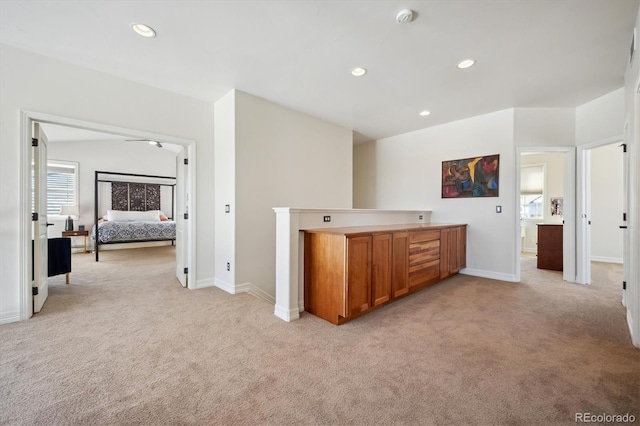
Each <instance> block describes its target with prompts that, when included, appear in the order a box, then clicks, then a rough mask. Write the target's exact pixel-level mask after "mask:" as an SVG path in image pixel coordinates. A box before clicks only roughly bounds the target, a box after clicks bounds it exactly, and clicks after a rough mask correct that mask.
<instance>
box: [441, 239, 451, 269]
mask: <svg viewBox="0 0 640 426" xmlns="http://www.w3.org/2000/svg"><path fill="white" fill-rule="evenodd" d="M450 239H451V229H450V228H443V229H441V230H440V278H447V277H448V276H449V275H451V274H450V273H449V240H450Z"/></svg>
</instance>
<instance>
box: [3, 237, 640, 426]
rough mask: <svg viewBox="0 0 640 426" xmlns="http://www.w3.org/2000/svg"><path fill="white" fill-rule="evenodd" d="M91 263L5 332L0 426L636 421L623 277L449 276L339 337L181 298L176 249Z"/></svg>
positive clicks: (219, 296) (261, 313)
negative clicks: (589, 416) (585, 417)
mask: <svg viewBox="0 0 640 426" xmlns="http://www.w3.org/2000/svg"><path fill="white" fill-rule="evenodd" d="M101 259H102V260H101V262H100V263H97V264H96V263H95V262H93V261H92V257H91V255H90V254H74V255H73V262H74V263H73V270H74V273H73V274H72V280H71V282H72V284H70V285H65V284H64V277H62V276H61V277H54V278H52V279H51V283H50V290H49V292H50V293H49V300H48V301H47V303H46V304H45V306H44V309H43V311H42V312H41V313H39V314H38V315H36V316H34V317H33V319H31V320H29V321H23V322H20V323H12V324H7V325H3V326H0V343H1V346H0V424H3V425H63V424H64V425H66V424H69V425H70V424H74V425H76V424H80V425H84V424H86V425H110V424H118V425H164V424H166V425H187V424H193V425H208V424H214V425H263V424H273V425H285V424H286V425H289V424H296V425H297V424H310V425H396V424H398V425H400V424H402V425H407V424H412V425H413V424H419V425H461V424H465V425H503V424H504V425H555V424H567V425H568V424H575V422H574V419H575V417H574V416H575V414H576V413H583V412H588V413H593V414H603V413H605V414H612V415H613V414H625V413H632V414H633V415H635V418H636V422H638V421H640V420H639V419H638V418H639V416H640V413H639V409H638V407H640V396H639V395H640V362H639V361H640V350H639V349H637V348H634V347H633V346H632V344H631V342H630V338H629V332H628V330H627V327H626V323H625V311H624V309H623V308H622V306H621V305H620V290H619V287H620V286H619V283H620V281H621V267H620V265H609V264H594V266H593V273H592V275H593V285H591V286H582V285H576V284H569V283H564V282H562V280H561V275H560V276H559V275H558V274H559V273H556V272H551V271H540V270H537V269H535V263H534V262H535V259H533V260H531V259H526V258H525V259H523V263H522V271H523V274H522V276H523V280H522V283H520V284H518V283H508V282H501V281H493V280H489V279H483V278H475V277H470V276H464V275H458V276H454V277H452V278H450V279H448V280H446V281H444V282H442V283H440V284H438V285H436V286H434V287H431V288H429V289H427V290H424V291H422V292H420V293H418V294H415V295H412V296H409V297H406V298H404V299H402V300H400V301H397V302H395V303H393V304H391V305H389V306H386V307H384V308H382V309H379V310H377V311H375V312H373V313H371V314H368V315H366V316H364V317H361V318H359V319H357V320H355V321H352V322H350V323H347V324H345V325H342V326H339V327H337V326H334V325H332V324H329V323H328V322H325V321H323V320H321V319H319V318H316V317H314V316H312V315H309V314H303V316H302V318H301V319H300V320H298V321H295V322H292V323H285V322H283V321H281V320H279V319H278V318H276V317H275V316H274V315H273V306H272V305H270V304H268V303H266V302H264V301H262V300H258V299H256V298H253V297H252V296H249V295H246V294H240V295H229V294H227V293H225V292H223V291H221V290H219V289H217V288H209V289H202V290H195V291H190V290H186V289H183V288H181V287H180V285H179V284H178V282H177V280H176V279H175V278H174V277H173V276H172V275H173V268H174V263H173V249H172V248H171V247H159V248H151V249H134V250H119V251H109V252H104V253H103V254H101ZM559 277H560V278H559Z"/></svg>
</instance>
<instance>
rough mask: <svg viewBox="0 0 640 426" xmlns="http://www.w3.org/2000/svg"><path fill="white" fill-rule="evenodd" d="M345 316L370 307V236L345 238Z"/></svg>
mask: <svg viewBox="0 0 640 426" xmlns="http://www.w3.org/2000/svg"><path fill="white" fill-rule="evenodd" d="M346 290H347V291H346V293H347V297H346V302H347V306H346V307H347V309H346V311H347V317H349V316H353V315H357V314H359V313H361V312H364V311H366V310H368V309H369V308H370V307H371V237H349V238H347V282H346Z"/></svg>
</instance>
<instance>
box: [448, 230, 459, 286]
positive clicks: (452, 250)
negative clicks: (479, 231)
mask: <svg viewBox="0 0 640 426" xmlns="http://www.w3.org/2000/svg"><path fill="white" fill-rule="evenodd" d="M449 231H450V234H449V275H451V274H455V273H456V272H458V271H459V270H460V263H459V260H460V259H459V256H458V236H459V234H460V228H458V227H455V228H450V229H449Z"/></svg>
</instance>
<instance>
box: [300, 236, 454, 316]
mask: <svg viewBox="0 0 640 426" xmlns="http://www.w3.org/2000/svg"><path fill="white" fill-rule="evenodd" d="M390 228H391V229H385V227H366V228H362V227H354V228H334V229H325V230H322V229H319V230H310V231H305V239H304V250H305V255H304V277H305V279H304V301H305V310H306V311H307V312H309V313H312V314H314V315H316V316H319V317H321V318H324V319H325V320H327V321H330V322H332V323H334V324H342V323H344V322H346V321H348V320H350V319H353V318H355V317H357V316H360V315H362V314H363V313H365V312H368V311H370V310H372V309H375V308H377V307H379V306H382V305H385V304H387V303H390V302H392V301H393V300H395V299H397V298H399V297H403V296H404V295H407V294H410V293H412V292H415V291H418V290H420V289H422V288H425V287H427V286H430V285H432V284H435V283H437V282H439V281H440V280H441V279H443V278H445V277H447V276H450V275H453V274H455V273H457V272H458V271H459V270H460V268H463V267H464V266H465V263H466V261H465V259H466V225H418V226H415V225H414V226H413V227H411V225H407V226H405V227H402V226H396V227H390Z"/></svg>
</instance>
